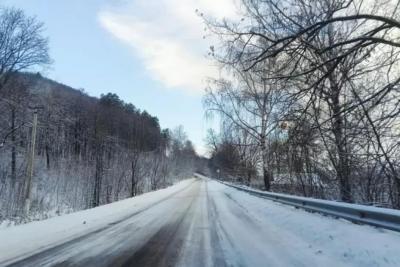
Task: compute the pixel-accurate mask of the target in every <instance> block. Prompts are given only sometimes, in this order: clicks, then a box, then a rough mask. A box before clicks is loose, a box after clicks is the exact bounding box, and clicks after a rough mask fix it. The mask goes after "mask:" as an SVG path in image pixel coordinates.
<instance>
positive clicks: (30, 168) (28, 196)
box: [24, 109, 38, 214]
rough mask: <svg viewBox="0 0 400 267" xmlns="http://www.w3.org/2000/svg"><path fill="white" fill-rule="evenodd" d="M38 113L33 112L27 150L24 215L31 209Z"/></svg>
mask: <svg viewBox="0 0 400 267" xmlns="http://www.w3.org/2000/svg"><path fill="white" fill-rule="evenodd" d="M37 113H38V111H37V109H35V110H34V112H33V123H32V136H31V146H30V150H29V157H28V169H27V175H26V181H25V188H24V189H25V191H24V192H25V213H26V214H28V213H29V210H30V208H31V190H32V177H33V166H34V159H35V144H36V128H37V121H38V114H37Z"/></svg>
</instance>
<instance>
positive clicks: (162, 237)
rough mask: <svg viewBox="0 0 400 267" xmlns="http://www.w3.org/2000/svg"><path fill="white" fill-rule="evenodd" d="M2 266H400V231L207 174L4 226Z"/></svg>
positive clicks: (0, 244)
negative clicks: (309, 208) (310, 208)
mask: <svg viewBox="0 0 400 267" xmlns="http://www.w3.org/2000/svg"><path fill="white" fill-rule="evenodd" d="M0 240H1V241H0V265H1V266H335V267H337V266H400V234H399V233H395V232H392V231H386V230H380V229H376V228H373V227H370V226H364V225H356V224H352V223H350V222H348V221H344V220H338V219H333V218H330V217H324V216H322V215H319V214H312V213H308V212H305V211H302V210H298V209H295V208H292V207H289V206H285V205H282V204H277V203H274V202H271V201H269V200H265V199H261V198H258V197H255V196H251V195H249V194H247V193H245V192H241V191H237V190H236V189H233V188H230V187H227V186H225V185H222V184H220V183H218V182H215V181H212V180H207V179H190V180H186V181H183V182H181V183H178V184H177V185H175V186H172V187H169V188H167V189H163V190H159V191H156V192H153V193H148V194H144V195H142V196H139V197H136V198H133V199H128V200H124V201H120V202H117V203H114V204H110V205H106V206H102V207H99V208H96V209H91V210H87V211H82V212H78V213H74V214H69V215H66V216H62V217H58V218H53V219H50V220H46V221H42V222H34V223H30V224H26V225H21V226H16V227H11V228H9V229H4V230H1V231H0Z"/></svg>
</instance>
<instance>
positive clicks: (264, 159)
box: [261, 136, 272, 191]
mask: <svg viewBox="0 0 400 267" xmlns="http://www.w3.org/2000/svg"><path fill="white" fill-rule="evenodd" d="M261 153H262V168H263V178H264V187H265V190H266V191H270V190H271V180H272V175H271V172H270V170H269V169H268V151H267V143H266V138H265V136H263V137H261Z"/></svg>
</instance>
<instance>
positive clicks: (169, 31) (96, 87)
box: [1, 0, 235, 153]
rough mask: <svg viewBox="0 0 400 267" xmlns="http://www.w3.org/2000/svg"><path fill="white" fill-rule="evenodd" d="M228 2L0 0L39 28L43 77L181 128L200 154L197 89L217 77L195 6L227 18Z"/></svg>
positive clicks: (202, 129) (200, 113) (201, 136)
mask: <svg viewBox="0 0 400 267" xmlns="http://www.w3.org/2000/svg"><path fill="white" fill-rule="evenodd" d="M233 1H234V0H152V1H151V0H85V1H82V0H69V1H52V0H29V1H27V0H2V1H1V3H2V4H4V5H8V6H15V7H19V8H22V9H24V10H25V11H26V13H27V14H28V15H35V16H37V18H38V19H39V20H40V21H43V22H44V23H45V26H46V33H45V34H46V35H47V36H49V38H50V54H51V56H52V58H53V59H54V64H53V66H52V67H51V68H50V69H48V70H46V72H45V74H46V75H47V76H49V77H50V78H52V79H56V80H57V81H59V82H62V83H65V84H67V85H70V86H72V87H75V88H84V89H85V91H86V92H88V93H89V94H90V95H93V96H99V95H100V94H101V93H107V92H114V93H117V94H118V95H119V96H120V97H121V98H122V99H123V100H125V101H127V102H132V103H133V104H134V105H136V106H137V107H138V108H140V109H145V110H147V111H148V112H149V113H151V114H153V115H155V116H157V117H158V118H159V119H160V122H161V126H162V127H163V128H167V127H168V128H173V127H175V126H177V125H179V124H182V125H184V127H185V130H186V131H187V133H188V135H189V138H190V139H192V140H193V141H194V143H195V145H196V149H197V150H198V151H199V152H200V153H203V152H204V144H203V139H204V134H205V131H206V129H207V128H208V127H210V123H209V122H206V121H205V120H204V113H203V108H202V103H201V99H202V94H203V92H204V88H205V80H206V78H207V77H210V76H215V75H217V73H218V71H217V68H216V67H215V66H213V64H212V62H210V61H208V60H207V59H206V57H205V55H206V54H207V51H208V49H209V46H210V45H212V43H211V42H212V41H211V40H210V39H205V40H204V39H203V36H204V25H203V23H202V20H201V18H200V17H199V16H198V15H197V14H196V10H198V11H199V12H202V13H204V14H207V15H210V16H214V17H218V18H223V17H228V18H231V17H234V16H235V5H234V4H233Z"/></svg>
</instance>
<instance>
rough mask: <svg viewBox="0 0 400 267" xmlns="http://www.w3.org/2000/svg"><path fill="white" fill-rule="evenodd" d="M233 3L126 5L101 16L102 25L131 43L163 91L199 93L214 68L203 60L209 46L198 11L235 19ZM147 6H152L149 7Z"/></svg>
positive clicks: (201, 0) (166, 0) (141, 0)
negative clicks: (162, 86) (163, 86)
mask: <svg viewBox="0 0 400 267" xmlns="http://www.w3.org/2000/svg"><path fill="white" fill-rule="evenodd" d="M233 1H234V0H218V1H215V0H185V1H182V0H159V1H157V3H155V2H156V1H145V0H135V1H128V3H127V4H126V6H124V7H123V8H121V7H119V8H118V9H115V8H109V9H107V10H103V11H102V12H100V14H99V21H100V23H101V25H102V26H103V27H104V28H105V29H106V30H107V31H109V32H110V33H111V34H112V35H113V36H115V37H116V38H118V39H119V40H120V41H122V42H124V43H126V44H127V45H129V46H130V47H131V48H132V49H133V50H134V52H135V53H136V54H137V55H139V57H140V58H141V59H142V60H143V63H144V65H145V67H146V69H147V70H148V71H149V72H150V73H151V75H152V76H153V77H154V78H155V79H157V80H159V81H160V82H162V83H163V84H164V85H165V86H166V87H167V88H176V89H181V90H185V91H187V92H190V93H202V92H203V89H204V87H205V83H204V82H205V80H206V78H207V77H210V76H215V75H216V73H217V69H216V67H215V66H212V63H211V62H210V61H208V60H207V59H206V58H205V53H206V52H207V50H208V46H209V45H210V44H209V43H208V42H207V40H206V41H204V40H203V39H202V36H203V34H204V30H203V29H204V25H203V22H202V20H201V18H199V17H198V16H197V15H196V13H195V10H196V9H198V10H200V11H201V12H203V13H205V14H209V15H211V16H215V17H220V18H222V17H233V16H234V15H235V5H234V4H233ZM149 2H151V3H149Z"/></svg>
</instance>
